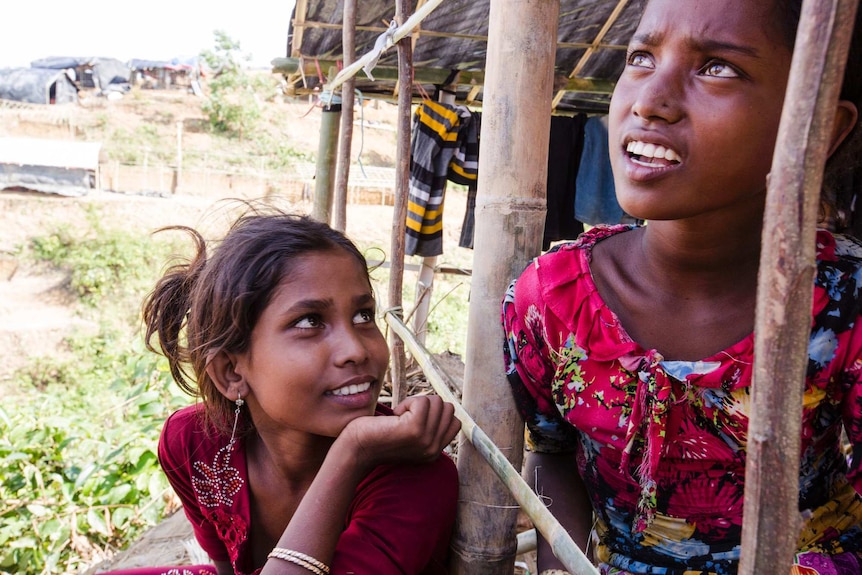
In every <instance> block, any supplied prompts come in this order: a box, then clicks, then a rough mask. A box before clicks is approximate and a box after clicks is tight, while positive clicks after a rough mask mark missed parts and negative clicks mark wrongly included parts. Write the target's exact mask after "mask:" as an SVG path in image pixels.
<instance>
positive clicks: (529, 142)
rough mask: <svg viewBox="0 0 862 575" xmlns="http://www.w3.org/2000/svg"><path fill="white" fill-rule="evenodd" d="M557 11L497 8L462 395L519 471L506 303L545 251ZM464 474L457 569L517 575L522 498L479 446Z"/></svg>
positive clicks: (461, 463)
mask: <svg viewBox="0 0 862 575" xmlns="http://www.w3.org/2000/svg"><path fill="white" fill-rule="evenodd" d="M559 12H560V3H559V0H547V1H538V0H530V1H527V2H524V1H522V0H498V1H495V2H491V5H490V13H489V32H488V55H487V69H486V73H485V98H484V112H483V115H482V149H481V153H480V156H479V181H478V192H477V195H476V233H475V243H474V256H473V257H474V264H473V281H472V283H471V292H470V312H469V321H468V329H467V365H466V369H465V374H464V395H463V402H464V409H466V410H467V412H468V413H471V414H473V415H474V416H475V418H476V423H477V424H478V425H479V426H481V428H482V429H484V430H485V432H486V433H487V434H488V436H489V437H490V438H491V440H492V441H493V442H494V443H495V444H496V445H497V446H499V447H500V450H501V452H502V453H503V454H505V456H506V457H508V458H509V460H510V461H511V462H512V464H513V465H514V467H515V468H516V469H520V467H521V463H522V460H523V441H524V425H523V421H522V420H521V418H520V416H519V415H518V412H517V410H516V409H515V405H514V401H513V399H512V395H511V392H510V390H509V386H508V383H507V382H506V378H505V373H504V367H503V359H502V352H501V348H502V341H503V331H502V328H501V327H500V305H501V301H502V297H503V294H504V292H505V290H506V286H507V285H508V283H509V282H510V281H511V279H512V278H513V277H515V276H517V275H518V274H519V273H520V272H521V271H523V269H524V266H526V264H527V262H528V261H529V260H530V259H531V258H532V257H535V256H536V255H538V254H539V252H540V251H541V246H542V230H543V228H544V220H545V211H546V197H545V196H546V185H547V165H548V157H547V152H548V139H549V133H550V123H551V114H550V111H551V98H552V91H553V77H554V58H555V55H556V38H557V19H558V17H559ZM494 342H499V343H498V344H497V345H495V343H494ZM458 473H459V476H460V481H461V491H460V499H461V503H460V505H459V507H458V514H457V521H456V526H455V532H454V534H453V538H452V551H453V557H452V562H451V571H452V573H453V575H471V574H479V573H481V574H482V575H494V574H501V575H502V574H506V575H511V573H512V570H513V568H514V558H515V550H516V538H515V535H514V531H515V522H516V520H517V511H518V507H517V505H516V504H515V500H514V499H513V497H512V495H511V494H510V493H509V492H508V491H507V490H506V489H505V488H504V486H502V485H500V483H499V482H498V481H497V479H496V478H495V477H494V474H493V472H492V471H491V470H490V469H489V468H488V466H487V465H485V462H484V459H483V458H482V456H481V454H480V453H478V452H477V450H476V448H473V447H472V445H469V444H464V445H463V446H462V449H461V450H459V452H458Z"/></svg>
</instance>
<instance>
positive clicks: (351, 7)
mask: <svg viewBox="0 0 862 575" xmlns="http://www.w3.org/2000/svg"><path fill="white" fill-rule="evenodd" d="M342 20H343V27H342V29H341V41H342V44H343V46H342V51H343V52H344V65H345V66H347V65H349V64H350V63H351V62H353V60H355V59H356V0H344V11H343V17H342ZM355 85H356V81H355V80H354V79H353V78H352V77H351V78H348V79H347V80H345V82H344V84H343V85H342V86H341V142H340V143H339V145H338V167H337V168H336V171H335V198H334V200H333V208H334V209H333V215H332V226H333V227H334V228H335V229H336V230H340V231H342V232H343V231H344V230H346V229H347V184H348V182H349V180H350V158H351V153H352V149H351V147H352V144H353V100H354V98H353V89H354V86H355Z"/></svg>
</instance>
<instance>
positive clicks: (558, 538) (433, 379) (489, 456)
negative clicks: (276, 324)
mask: <svg viewBox="0 0 862 575" xmlns="http://www.w3.org/2000/svg"><path fill="white" fill-rule="evenodd" d="M386 322H387V323H388V324H389V327H391V328H392V331H394V332H395V333H396V334H398V336H399V337H401V339H402V340H404V343H405V345H406V346H407V348H408V349H409V350H410V354H411V355H412V356H413V357H414V358H415V359H416V361H417V363H419V365H420V366H422V371H423V373H424V374H425V376H426V377H427V378H428V382H429V383H430V384H431V386H432V387H433V388H434V391H435V392H436V393H437V395H439V396H440V397H442V398H443V399H444V400H445V401H447V402H449V403H451V404H452V405H454V406H455V417H457V418H458V419H459V421H461V434H462V436H463V437H465V438H466V439H467V440H468V441H469V442H470V444H471V445H472V446H473V447H475V448H476V451H477V452H478V453H479V454H480V455H481V456H482V458H483V459H484V461H485V462H486V463H487V464H488V465H489V466H490V467H491V470H492V471H493V472H494V473H495V474H496V475H497V477H498V478H499V479H500V480H501V481H502V482H503V484H504V485H505V487H506V488H508V490H509V491H510V492H511V493H512V495H513V496H514V497H515V500H516V501H517V502H518V503H519V504H520V505H521V508H522V509H523V510H524V512H525V513H526V514H527V515H529V517H530V519H532V520H533V523H534V525H535V526H536V529H538V530H539V531H541V532H542V535H544V536H545V539H546V540H547V541H548V542H550V544H551V546H552V547H553V550H554V555H555V556H557V557H558V558H559V559H560V561H562V563H563V565H565V566H566V569H568V570H569V572H570V573H572V574H574V575H598V570H596V568H595V567H594V566H593V565H592V563H590V560H589V559H587V557H586V555H584V554H583V552H582V551H581V550H580V548H578V545H577V544H576V543H575V542H574V541H573V540H572V537H571V536H570V535H569V534H568V532H567V531H566V530H565V529H564V528H563V526H562V525H560V523H559V522H558V521H557V520H556V519H555V518H554V516H553V515H551V512H550V511H548V508H547V507H545V504H544V503H542V500H541V499H539V497H538V495H536V494H535V493H534V492H533V490H532V488H530V486H529V485H528V484H527V482H526V481H524V480H523V478H522V477H521V474H520V473H519V472H518V470H517V469H515V468H514V467H513V466H512V464H511V463H509V460H508V459H506V456H505V455H503V452H502V451H500V450H499V449H498V448H497V446H496V445H494V442H493V441H491V439H490V438H489V437H488V435H487V434H486V433H485V432H484V431H482V429H481V428H480V427H479V426H478V425H476V422H475V421H474V420H473V418H471V417H470V414H469V413H467V411H465V409H464V408H463V407H462V406H461V404H460V403H459V402H458V398H456V397H455V395H454V394H453V393H452V391H451V384H450V383H449V382H448V378H447V377H446V376H444V375H442V373H443V372H442V370H441V369H440V367H439V366H438V365H437V363H436V362H435V361H434V358H433V357H432V356H431V354H430V353H429V352H428V350H426V349H425V348H424V347H423V346H422V344H421V343H420V342H419V340H418V338H417V337H416V336H415V335H414V334H413V333H411V331H410V330H409V329H408V328H407V326H406V325H404V322H402V321H401V319H400V318H399V317H398V316H396V315H394V314H392V313H391V312H390V313H387V314H386ZM459 458H460V456H459ZM515 544H516V549H517V546H518V545H519V541H518V537H516V538H515ZM522 545H523V546H527V545H528V543H527V542H524V543H523V544H522ZM532 546H533V547H535V533H534V534H533V543H532ZM479 567H481V566H479ZM479 571H481V572H482V573H486V571H484V570H481V569H477V570H476V571H475V572H477V573H478V572H479ZM510 573H511V571H510Z"/></svg>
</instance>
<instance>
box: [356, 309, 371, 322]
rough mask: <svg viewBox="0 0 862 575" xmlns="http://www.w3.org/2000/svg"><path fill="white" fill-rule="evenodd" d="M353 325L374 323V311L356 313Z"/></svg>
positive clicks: (367, 310) (366, 310)
mask: <svg viewBox="0 0 862 575" xmlns="http://www.w3.org/2000/svg"><path fill="white" fill-rule="evenodd" d="M353 323H356V324H361V323H374V310H373V309H361V310H359V311H358V312H356V315H354V316H353Z"/></svg>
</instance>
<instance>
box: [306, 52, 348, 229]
mask: <svg viewBox="0 0 862 575" xmlns="http://www.w3.org/2000/svg"><path fill="white" fill-rule="evenodd" d="M335 73H336V70H335V67H333V68H332V69H331V70H329V77H330V78H333V77H335ZM340 119H341V103H340V102H338V103H335V102H333V103H330V104H329V105H327V106H326V107H324V108H323V113H322V114H321V115H320V140H319V141H318V144H317V164H316V166H315V171H314V204H313V206H312V208H311V217H313V218H314V219H316V220H317V221H319V222H326V223H327V224H328V223H330V221H331V218H332V191H333V188H334V187H335V162H336V160H337V157H338V124H339V120H340Z"/></svg>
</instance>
